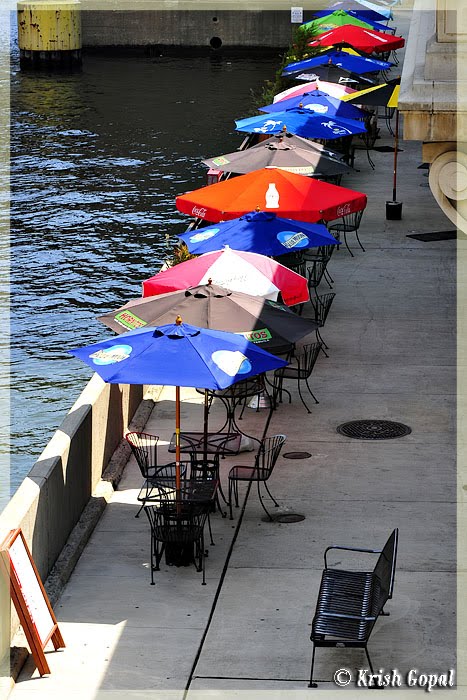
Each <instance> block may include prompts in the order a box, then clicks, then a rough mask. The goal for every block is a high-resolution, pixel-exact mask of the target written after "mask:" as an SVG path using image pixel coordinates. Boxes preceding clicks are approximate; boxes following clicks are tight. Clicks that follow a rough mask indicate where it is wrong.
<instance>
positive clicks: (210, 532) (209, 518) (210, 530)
mask: <svg viewBox="0 0 467 700" xmlns="http://www.w3.org/2000/svg"><path fill="white" fill-rule="evenodd" d="M208 530H209V537H210V539H211V542H210V544H211V545H213V546H214V545H215V542H214V540H213V539H212V528H211V516H210V515H209V513H208Z"/></svg>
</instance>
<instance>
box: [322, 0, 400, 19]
mask: <svg viewBox="0 0 467 700" xmlns="http://www.w3.org/2000/svg"><path fill="white" fill-rule="evenodd" d="M333 10H346V11H347V12H348V11H349V10H353V11H355V12H358V13H359V14H360V15H362V16H363V17H365V19H372V20H375V21H376V22H381V21H383V20H388V19H392V10H391V8H389V7H383V6H382V5H379V4H377V3H374V2H369V1H368V0H336V2H332V3H331V4H330V5H329V8H328V9H327V10H318V11H317V12H313V14H314V15H315V17H323V16H324V15H327V14H329V12H332V11H333Z"/></svg>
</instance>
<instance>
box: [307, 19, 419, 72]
mask: <svg viewBox="0 0 467 700" xmlns="http://www.w3.org/2000/svg"><path fill="white" fill-rule="evenodd" d="M339 44H345V45H346V46H352V47H353V48H354V49H357V51H364V52H365V53H379V52H381V51H393V50H394V49H400V48H402V47H403V46H404V44H405V39H404V38H403V37H401V36H395V35H393V34H384V33H383V32H377V31H375V30H374V29H364V28H363V27H355V26H353V25H351V24H347V25H345V26H343V27H338V28H337V29H331V30H330V31H329V32H325V33H324V34H320V35H319V36H317V37H316V38H315V39H313V41H310V42H309V43H308V46H312V47H319V46H337V45H339ZM350 58H356V57H355V56H353V57H350ZM360 72H361V71H360Z"/></svg>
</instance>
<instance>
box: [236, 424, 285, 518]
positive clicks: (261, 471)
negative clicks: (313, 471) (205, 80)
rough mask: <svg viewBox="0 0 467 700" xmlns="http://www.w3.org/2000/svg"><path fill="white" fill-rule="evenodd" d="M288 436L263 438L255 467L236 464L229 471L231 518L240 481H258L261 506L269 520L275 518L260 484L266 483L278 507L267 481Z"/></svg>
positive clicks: (266, 487)
mask: <svg viewBox="0 0 467 700" xmlns="http://www.w3.org/2000/svg"><path fill="white" fill-rule="evenodd" d="M286 439H287V437H286V436H285V435H280V434H278V435H273V436H271V437H267V438H263V439H262V440H261V443H260V446H259V449H258V452H257V453H256V457H255V464H254V466H253V467H248V466H242V465H239V466H235V467H232V469H231V470H230V472H229V509H230V519H231V520H233V514H232V498H235V505H236V507H237V508H238V482H239V481H247V482H250V483H252V482H256V486H257V490H258V497H259V501H260V503H261V506H262V508H263V510H264V512H265V513H266V515H267V516H268V518H269V520H273V517H272V516H271V514H270V512H269V511H268V509H267V508H266V506H265V505H264V502H263V497H262V495H261V488H260V485H261V484H264V488H265V489H266V491H267V492H268V494H269V497H270V498H271V500H272V501H273V503H274V505H275V506H276V507H278V506H279V504H278V502H277V501H276V499H275V498H274V496H273V495H272V494H271V492H270V490H269V488H268V484H267V481H268V480H269V478H270V476H271V474H272V472H273V469H274V467H275V465H276V462H277V460H278V458H279V455H280V452H281V450H282V447H283V445H284V443H285V441H286Z"/></svg>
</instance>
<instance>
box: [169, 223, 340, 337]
mask: <svg viewBox="0 0 467 700" xmlns="http://www.w3.org/2000/svg"><path fill="white" fill-rule="evenodd" d="M180 238H181V239H182V240H183V241H185V243H186V244H187V246H188V249H189V251H190V252H191V253H197V254H200V253H209V252H210V251H213V250H219V248H221V247H222V246H223V245H232V244H233V243H235V248H236V249H237V250H245V251H248V252H251V253H261V254H262V255H272V256H278V255H284V254H285V253H293V252H294V251H296V250H303V249H304V248H313V247H316V246H321V245H334V244H336V243H337V242H338V241H336V239H335V238H334V237H333V236H331V234H330V233H329V231H328V230H327V228H326V226H323V225H322V224H306V223H304V222H303V221H301V222H299V221H293V220H292V219H281V218H279V217H277V216H276V215H275V214H273V213H272V212H265V211H253V212H251V213H250V214H245V215H244V216H241V217H240V218H238V219H232V220H231V221H224V222H223V223H219V224H215V225H214V226H208V227H207V228H199V229H196V230H194V231H187V232H186V233H184V234H182V235H181V236H180ZM225 330H230V329H227V328H226V329H225Z"/></svg>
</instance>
